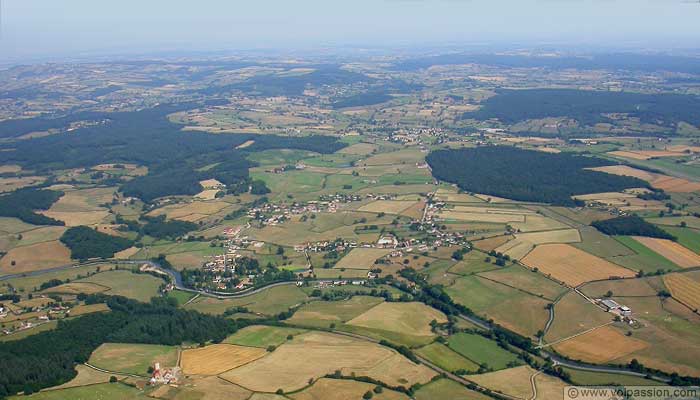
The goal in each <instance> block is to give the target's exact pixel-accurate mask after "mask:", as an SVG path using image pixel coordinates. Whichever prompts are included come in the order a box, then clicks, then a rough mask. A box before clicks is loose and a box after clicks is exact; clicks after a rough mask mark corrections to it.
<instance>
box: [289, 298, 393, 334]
mask: <svg viewBox="0 0 700 400" xmlns="http://www.w3.org/2000/svg"><path fill="white" fill-rule="evenodd" d="M382 301H383V299H381V298H378V297H370V296H353V297H351V298H350V299H348V300H342V301H313V302H310V303H308V304H305V305H304V306H303V307H301V308H300V309H299V310H297V312H295V313H294V315H293V316H292V318H290V319H289V322H291V323H294V324H299V325H307V326H323V327H327V326H328V325H329V324H330V323H333V322H346V321H349V320H351V319H353V318H355V317H357V316H359V315H362V314H363V313H364V312H366V311H367V310H369V309H371V308H373V307H375V306H377V305H378V304H380V303H381V302H382Z"/></svg>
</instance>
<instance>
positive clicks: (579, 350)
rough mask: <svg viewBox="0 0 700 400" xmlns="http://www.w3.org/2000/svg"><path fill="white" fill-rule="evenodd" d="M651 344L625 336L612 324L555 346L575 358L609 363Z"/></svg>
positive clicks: (558, 350)
mask: <svg viewBox="0 0 700 400" xmlns="http://www.w3.org/2000/svg"><path fill="white" fill-rule="evenodd" d="M649 346H650V344H649V343H647V342H645V341H643V340H639V339H635V338H633V337H629V336H625V335H624V334H623V333H622V332H620V331H619V330H618V329H616V328H613V327H611V326H604V327H601V328H598V329H595V330H593V331H591V332H588V333H585V334H583V335H581V336H576V337H575V338H572V339H569V340H565V341H563V342H561V343H557V344H555V345H554V346H553V347H554V348H555V349H556V350H557V352H559V353H561V354H564V355H566V356H567V357H569V358H572V359H574V360H583V361H587V362H592V363H607V362H609V361H612V360H615V359H618V358H621V357H624V356H626V355H628V354H631V353H634V352H635V351H639V350H643V349H645V348H647V347H649Z"/></svg>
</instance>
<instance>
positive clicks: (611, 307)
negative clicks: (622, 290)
mask: <svg viewBox="0 0 700 400" xmlns="http://www.w3.org/2000/svg"><path fill="white" fill-rule="evenodd" d="M600 305H602V306H603V307H605V309H606V311H607V312H615V313H618V314H621V315H630V314H632V309H630V308H629V307H627V306H624V305H622V304H620V303H618V302H616V301H615V300H611V299H604V300H600Z"/></svg>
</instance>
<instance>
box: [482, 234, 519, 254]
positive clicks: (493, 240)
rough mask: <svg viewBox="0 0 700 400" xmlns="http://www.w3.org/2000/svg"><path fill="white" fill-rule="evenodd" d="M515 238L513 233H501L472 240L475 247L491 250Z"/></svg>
mask: <svg viewBox="0 0 700 400" xmlns="http://www.w3.org/2000/svg"><path fill="white" fill-rule="evenodd" d="M513 239H515V236H513V235H500V236H494V237H490V238H487V239H481V240H477V241H475V242H472V244H473V245H474V247H476V248H477V249H479V250H481V251H484V252H488V251H491V250H496V249H497V248H499V247H500V246H503V245H504V244H506V243H508V242H509V241H511V240H513Z"/></svg>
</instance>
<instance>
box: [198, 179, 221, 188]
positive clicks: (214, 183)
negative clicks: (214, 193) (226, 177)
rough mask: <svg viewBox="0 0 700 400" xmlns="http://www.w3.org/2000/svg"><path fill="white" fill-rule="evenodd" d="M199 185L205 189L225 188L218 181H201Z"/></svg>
mask: <svg viewBox="0 0 700 400" xmlns="http://www.w3.org/2000/svg"><path fill="white" fill-rule="evenodd" d="M199 184H200V185H202V187H203V188H204V189H214V188H218V187H221V186H223V184H222V183H221V182H219V181H217V180H216V179H206V180H203V181H199Z"/></svg>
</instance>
